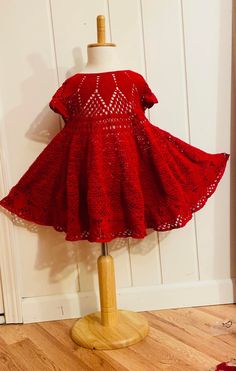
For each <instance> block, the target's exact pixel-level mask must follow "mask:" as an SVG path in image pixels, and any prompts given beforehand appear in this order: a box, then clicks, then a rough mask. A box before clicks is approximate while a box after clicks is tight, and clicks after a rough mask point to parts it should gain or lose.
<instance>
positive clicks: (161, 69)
mask: <svg viewBox="0 0 236 371" xmlns="http://www.w3.org/2000/svg"><path fill="white" fill-rule="evenodd" d="M1 8H2V12H1V15H0V37H1V41H2V42H1V45H2V47H1V48H2V57H1V62H0V63H1V70H0V86H1V90H0V99H1V101H0V102H1V122H0V129H1V169H2V172H1V179H2V184H3V186H2V189H1V190H0V193H1V197H3V195H5V194H6V193H7V192H8V190H9V189H10V187H11V186H12V185H14V184H15V183H16V182H17V180H18V179H19V177H20V176H21V175H23V173H24V172H25V171H26V169H27V168H28V166H29V165H30V164H31V163H32V162H33V160H34V159H35V158H36V157H37V155H38V154H39V153H40V152H41V151H42V150H43V149H44V148H45V146H46V145H47V143H48V142H49V141H50V140H51V139H52V137H53V136H54V135H55V133H56V132H58V130H60V128H61V122H60V121H59V118H58V117H57V115H56V114H54V113H53V112H51V111H50V109H49V107H48V102H49V100H50V98H51V96H52V94H53V93H54V92H55V91H56V89H57V87H58V86H59V85H60V84H61V83H62V82H63V80H64V79H65V78H66V77H68V76H70V75H73V74H74V73H76V72H79V70H80V69H82V67H83V64H84V63H86V47H87V44H89V43H91V42H96V16H97V15H98V14H104V15H105V17H106V26H107V41H112V42H115V43H116V44H117V48H118V51H119V54H120V57H121V59H122V61H123V64H124V68H129V69H133V70H136V71H139V72H140V73H142V74H143V76H144V77H145V78H146V79H147V81H148V83H149V85H150V87H151V88H152V90H153V91H154V93H155V94H156V95H157V96H158V99H159V104H158V105H156V106H154V107H153V108H152V109H151V110H150V111H149V113H148V115H149V118H150V120H151V122H152V123H153V124H155V125H157V126H159V127H161V128H163V129H165V130H168V131H170V132H171V133H172V134H174V135H176V136H178V137H179V138H181V139H183V140H185V141H186V142H188V143H191V144H193V145H195V146H198V147H199V148H201V149H203V150H205V151H207V152H211V153H213V152H230V83H231V15H232V11H231V1H230V0H207V1H204V0H182V1H180V0H148V1H144V0H143V1H138V0H129V1H125V0H120V1H116V0H110V1H109V2H107V1H105V0H96V1H95V0H86V1H85V0H67V1H65V0H51V1H46V0H41V1H40V2H39V1H35V0H34V1H32V0H21V1H20V2H19V1H17V0H12V1H10V2H9V1H7V0H2V1H1ZM6 41H7V42H6ZM1 179H0V180H1ZM229 181H230V166H229V164H228V166H227V169H226V172H225V174H224V177H223V178H222V181H221V182H220V184H219V186H218V188H217V191H216V193H215V194H214V195H213V196H212V197H211V198H210V199H209V200H208V202H207V204H206V205H205V207H204V208H203V209H201V210H200V211H198V212H197V213H196V214H195V215H194V217H193V219H192V220H191V221H190V222H189V223H188V224H187V225H186V226H185V227H184V228H181V229H178V230H173V231H171V232H161V233H159V234H158V233H156V232H153V233H151V234H148V236H147V237H146V238H144V239H143V240H135V239H116V240H113V241H112V242H111V243H109V248H110V253H111V254H112V255H113V256H114V259H115V268H116V283H117V291H118V304H119V307H122V308H127V309H130V310H131V309H132V310H140V311H141V310H148V309H150V310H151V309H159V308H170V307H182V306H193V305H204V304H216V303H224V302H232V300H233V291H232V281H231V278H232V277H235V270H234V271H232V269H231V268H230V253H231V251H230V223H229V221H230V193H229V185H230V184H229ZM0 184H1V182H0ZM0 217H1V221H3V223H2V227H1V230H2V234H1V235H2V237H0V238H1V241H2V243H4V246H6V242H5V241H7V244H9V246H8V251H9V249H10V251H11V252H12V253H11V254H9V255H10V257H11V258H12V259H13V261H14V264H15V268H16V272H17V275H16V277H15V280H14V279H13V281H15V287H14V289H16V291H17V290H19V291H18V293H19V298H20V301H19V302H20V309H21V310H22V311H21V310H20V314H19V311H18V315H17V316H15V317H14V316H12V317H11V318H12V319H9V321H14V319H13V317H14V318H15V319H16V318H18V321H20V320H21V319H22V321H23V322H34V321H40V320H50V319H60V318H70V317H78V316H80V315H84V314H86V313H89V312H91V311H93V310H97V308H99V299H98V277H97V267H96V262H97V257H98V256H99V255H100V251H101V250H100V244H99V243H89V242H87V241H79V242H68V241H65V240H64V234H62V233H60V232H56V231H54V230H53V229H52V228H50V227H49V228H48V227H39V229H38V231H37V233H34V232H31V231H29V230H28V229H27V228H22V227H20V226H17V225H14V226H13V228H12V224H11V221H9V220H8V219H7V218H6V216H5V215H0ZM3 235H5V237H3ZM6 235H7V238H6ZM3 239H4V242H3ZM1 264H2V265H3V264H7V263H6V262H5V260H4V262H3V260H2V263H1ZM21 304H22V307H21ZM18 309H19V308H18ZM15 321H16V320H15Z"/></svg>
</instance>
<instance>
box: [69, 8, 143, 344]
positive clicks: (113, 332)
mask: <svg viewBox="0 0 236 371" xmlns="http://www.w3.org/2000/svg"><path fill="white" fill-rule="evenodd" d="M97 40H98V42H97V43H95V44H89V45H88V63H87V65H86V68H85V69H84V72H86V73H87V71H88V72H89V71H91V72H106V71H115V70H119V69H121V66H120V64H119V61H118V58H117V55H116V53H115V46H116V45H115V44H113V43H106V42H105V17H104V16H102V15H99V16H97ZM97 266H98V278H99V294H100V306H101V312H99V311H98V312H94V313H91V314H89V315H87V316H85V317H82V318H81V319H79V320H77V321H76V323H75V324H74V326H73V327H72V329H71V337H72V339H73V340H74V341H75V342H76V343H77V344H79V345H80V346H82V347H85V348H89V349H100V350H101V349H103V350H105V349H107V350H108V349H118V348H123V347H127V346H129V345H132V344H135V343H137V342H139V341H140V340H142V339H143V338H144V337H145V336H146V335H147V334H148V331H149V326H148V322H147V320H146V319H145V318H144V317H143V316H142V315H141V314H140V313H136V312H132V311H127V310H118V309H117V305H116V286H115V272H114V262H113V257H112V256H111V255H109V253H108V246H107V242H103V243H102V255H101V256H99V258H98V260H97Z"/></svg>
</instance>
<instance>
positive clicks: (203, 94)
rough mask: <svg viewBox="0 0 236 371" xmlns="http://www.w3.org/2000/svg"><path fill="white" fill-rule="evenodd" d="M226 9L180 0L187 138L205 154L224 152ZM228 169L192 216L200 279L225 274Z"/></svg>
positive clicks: (227, 4)
mask: <svg viewBox="0 0 236 371" xmlns="http://www.w3.org/2000/svg"><path fill="white" fill-rule="evenodd" d="M231 12H232V2H231V1H230V0H224V1H221V0H209V1H204V0H200V1H195V0H187V1H186V0H184V1H183V14H184V30H185V32H184V36H185V47H186V60H187V85H188V101H189V115H190V130H191V142H192V144H193V145H195V146H199V147H200V148H202V149H203V150H205V151H207V152H210V153H216V152H228V153H230V90H231V82H230V81H231V58H230V56H231V27H232V26H231ZM200 19H201V25H200V24H199V20H200ZM229 170H230V165H229V163H228V164H227V169H226V172H225V174H224V176H223V178H222V180H221V182H220V184H219V186H218V189H217V190H216V193H215V194H214V195H213V196H212V198H210V199H209V200H208V203H207V204H206V205H205V207H204V208H203V209H202V210H200V211H199V212H198V213H197V215H196V220H197V240H198V249H199V260H200V278H201V279H214V278H215V279H216V278H225V277H228V275H229V271H230V229H229V228H230V223H229V220H230V198H229V197H230V192H229V180H230V174H229Z"/></svg>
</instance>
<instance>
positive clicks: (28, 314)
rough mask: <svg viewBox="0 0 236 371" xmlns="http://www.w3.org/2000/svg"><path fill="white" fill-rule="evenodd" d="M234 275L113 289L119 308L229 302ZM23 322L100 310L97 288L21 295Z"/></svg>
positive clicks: (235, 289) (155, 307)
mask: <svg viewBox="0 0 236 371" xmlns="http://www.w3.org/2000/svg"><path fill="white" fill-rule="evenodd" d="M235 291H236V278H233V279H223V280H209V281H194V282H187V283H174V284H167V285H157V286H142V287H128V288H120V289H117V306H118V308H119V309H126V310H133V311H140V312H141V311H150V310H159V309H171V308H181V307H182V308H184V307H196V306H197V307H198V306H205V305H218V304H232V303H234V297H236V295H234V292H235ZM22 310H23V323H35V322H44V321H55V320H64V319H70V318H79V317H81V316H84V315H86V314H88V313H91V312H94V311H97V310H100V302H99V292H98V291H93V292H92V291H88V292H78V293H71V294H63V295H52V296H40V297H33V298H23V304H22Z"/></svg>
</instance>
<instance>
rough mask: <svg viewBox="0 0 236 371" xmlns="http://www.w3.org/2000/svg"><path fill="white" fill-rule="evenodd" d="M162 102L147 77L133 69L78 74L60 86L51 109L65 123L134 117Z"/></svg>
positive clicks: (51, 103) (53, 98)
mask: <svg viewBox="0 0 236 371" xmlns="http://www.w3.org/2000/svg"><path fill="white" fill-rule="evenodd" d="M157 102H158V99H157V97H156V96H155V95H154V93H153V92H152V91H151V89H150V87H149V86H148V84H147V82H146V80H145V79H144V77H143V76H142V75H141V74H139V73H138V72H134V71H131V70H118V71H108V72H95V73H77V74H75V75H73V76H71V77H69V78H68V79H66V80H65V81H64V82H63V84H62V85H61V86H60V87H59V89H58V90H57V91H56V93H55V94H54V95H53V97H52V99H51V101H50V103H49V106H50V108H51V109H52V110H53V111H55V112H57V113H59V114H61V116H62V117H63V119H64V121H65V122H68V121H74V120H77V119H80V120H82V119H85V120H88V119H92V120H101V119H103V118H115V117H119V118H120V117H121V116H124V117H127V116H128V117H130V116H132V115H134V114H138V113H140V114H142V113H143V112H144V111H145V109H146V108H150V107H151V106H152V105H153V104H154V103H157Z"/></svg>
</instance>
